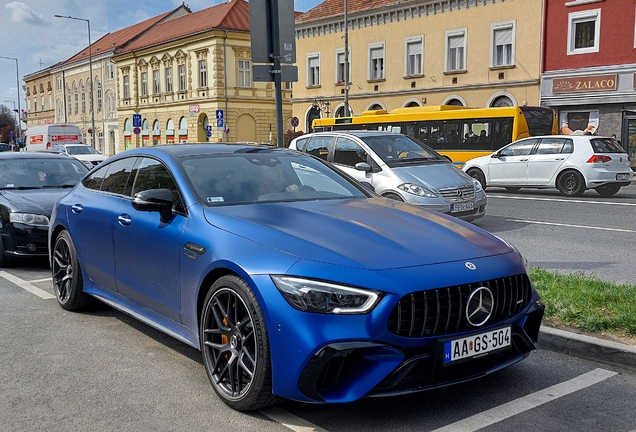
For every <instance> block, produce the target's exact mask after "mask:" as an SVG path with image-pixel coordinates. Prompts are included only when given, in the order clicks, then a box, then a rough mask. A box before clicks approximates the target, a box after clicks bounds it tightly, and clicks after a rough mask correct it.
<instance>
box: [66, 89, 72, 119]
mask: <svg viewBox="0 0 636 432" xmlns="http://www.w3.org/2000/svg"><path fill="white" fill-rule="evenodd" d="M72 113H73V112H72V110H71V87H70V86H68V85H67V86H66V115H67V116H68V117H70V116H71V114H72Z"/></svg>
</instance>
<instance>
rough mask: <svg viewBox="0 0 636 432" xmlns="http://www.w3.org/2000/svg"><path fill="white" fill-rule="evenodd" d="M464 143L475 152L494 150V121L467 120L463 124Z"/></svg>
mask: <svg viewBox="0 0 636 432" xmlns="http://www.w3.org/2000/svg"><path fill="white" fill-rule="evenodd" d="M461 131H462V143H463V144H464V145H465V146H466V148H469V149H474V150H488V151H490V150H492V131H493V127H492V121H491V120H490V119H489V120H487V121H484V120H465V121H464V122H463V123H462V128H461Z"/></svg>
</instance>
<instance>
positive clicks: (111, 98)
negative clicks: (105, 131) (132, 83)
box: [106, 92, 115, 118]
mask: <svg viewBox="0 0 636 432" xmlns="http://www.w3.org/2000/svg"><path fill="white" fill-rule="evenodd" d="M106 104H107V105H106V106H107V109H108V118H114V117H115V95H114V94H113V93H111V92H107V93H106Z"/></svg>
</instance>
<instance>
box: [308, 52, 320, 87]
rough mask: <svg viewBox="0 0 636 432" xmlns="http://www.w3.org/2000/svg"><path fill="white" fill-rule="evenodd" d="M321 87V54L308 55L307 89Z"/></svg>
mask: <svg viewBox="0 0 636 432" xmlns="http://www.w3.org/2000/svg"><path fill="white" fill-rule="evenodd" d="M319 85H320V53H310V54H307V87H316V86H319Z"/></svg>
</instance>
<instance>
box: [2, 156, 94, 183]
mask: <svg viewBox="0 0 636 432" xmlns="http://www.w3.org/2000/svg"><path fill="white" fill-rule="evenodd" d="M87 172H88V168H86V166H84V164H82V163H81V162H79V161H77V160H75V159H71V158H66V157H65V158H59V159H58V158H55V159H53V158H51V159H49V158H46V159H45V158H41V159H40V158H38V159H35V158H28V159H17V158H16V159H3V160H0V189H39V188H63V187H73V186H75V184H76V183H77V182H78V181H80V180H81V179H82V177H84V175H85V174H86V173H87Z"/></svg>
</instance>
